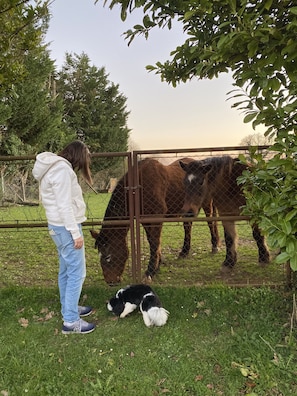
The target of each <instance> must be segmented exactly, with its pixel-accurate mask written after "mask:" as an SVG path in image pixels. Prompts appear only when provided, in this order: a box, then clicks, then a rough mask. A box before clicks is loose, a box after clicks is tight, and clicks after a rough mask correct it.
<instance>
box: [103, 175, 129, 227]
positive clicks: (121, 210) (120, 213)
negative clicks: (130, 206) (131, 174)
mask: <svg viewBox="0 0 297 396" xmlns="http://www.w3.org/2000/svg"><path fill="white" fill-rule="evenodd" d="M126 179H127V176H126V175H124V176H123V177H122V178H121V179H120V180H119V181H118V183H117V185H116V186H115V188H114V190H113V192H112V195H111V197H110V200H109V203H108V205H107V208H106V211H105V214H104V220H106V219H111V218H117V219H118V218H119V217H125V216H127V206H126V204H125V203H126V193H125V191H126V190H125V185H126Z"/></svg>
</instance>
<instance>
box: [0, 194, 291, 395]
mask: <svg viewBox="0 0 297 396" xmlns="http://www.w3.org/2000/svg"><path fill="white" fill-rule="evenodd" d="M108 200H109V195H107V194H100V195H99V196H95V195H88V196H87V197H86V201H87V205H88V217H89V218H93V219H102V217H103V214H104V210H105V207H106V205H107V203H108ZM0 218H1V220H2V222H8V223H10V222H12V220H13V221H16V220H18V221H20V222H30V221H44V220H45V217H44V211H43V209H42V208H41V207H11V208H2V209H1V211H0ZM89 228H90V227H89V226H86V227H84V234H85V244H86V256H87V278H86V281H85V284H84V289H83V293H82V303H85V304H90V305H92V306H94V307H95V309H96V310H95V313H94V314H93V316H92V317H91V318H90V319H88V320H92V321H94V322H96V324H97V329H96V331H95V332H94V333H91V334H88V335H66V336H65V335H62V334H61V325H62V322H61V315H60V312H59V311H60V303H59V296H58V290H57V286H56V285H57V274H58V264H57V255H56V250H55V247H54V245H53V243H52V241H51V239H50V237H49V236H48V232H47V229H46V228H32V229H27V228H26V229H13V230H11V229H1V230H0V243H1V256H0V271H1V279H0V312H1V322H0V330H1V331H0V372H1V375H0V395H4V396H15V395H16V396H18V395H20V396H23V395H26V394H28V395H53V396H58V395H63V394H65V395H79V396H80V395H82V396H84V395H96V396H100V395H102V396H103V395H104V396H114V395H115V396H117V395H123V396H126V395H127V396H128V395H129V396H134V395H135V396H156V395H163V394H169V395H173V396H183V395H193V396H194V395H195V396H197V395H198V396H200V395H201V396H208V395H217V396H240V395H250V396H260V395H263V396H286V395H289V394H297V380H296V374H297V372H296V363H297V353H296V329H295V326H296V311H295V305H294V304H293V302H294V295H293V294H292V293H290V292H286V293H285V291H284V290H285V288H284V270H283V268H282V267H281V266H277V265H275V264H274V263H271V264H270V265H269V266H268V267H266V268H261V267H259V266H258V264H257V252H256V248H255V243H254V242H253V241H252V237H251V229H250V227H249V226H248V225H247V224H246V223H245V222H241V223H240V224H239V225H238V232H239V236H240V239H239V248H238V265H237V267H236V269H235V270H234V271H233V272H232V274H230V275H229V276H227V277H226V276H225V277H224V276H222V274H221V272H220V266H221V262H222V261H223V258H224V254H225V253H224V247H222V249H221V251H220V252H219V253H218V254H216V255H212V254H210V239H209V232H208V228H207V226H206V225H202V224H197V223H196V224H195V226H194V229H193V243H192V249H191V253H190V256H189V257H188V258H187V259H178V258H177V257H178V253H179V250H180V247H181V245H182V240H183V229H182V224H180V223H167V224H164V229H163V233H162V247H163V249H162V250H163V256H164V263H163V264H162V266H161V270H160V272H159V273H158V274H157V276H156V277H155V278H154V282H153V287H154V289H155V290H156V291H157V293H158V294H159V296H160V298H161V300H162V302H163V305H164V307H165V308H167V309H168V310H169V311H170V317H169V320H168V323H167V324H166V326H164V327H162V328H151V329H148V328H146V327H145V325H144V323H143V321H142V317H141V315H140V314H139V313H136V312H135V313H134V314H132V315H130V316H129V317H127V318H125V319H121V320H115V318H114V317H113V316H112V314H110V313H109V312H108V311H107V309H106V300H107V299H109V298H110V297H111V296H112V295H113V294H114V293H115V291H116V290H117V289H114V288H109V287H107V286H106V284H105V283H104V280H103V276H102V272H101V268H100V264H99V257H98V252H97V251H96V250H95V249H94V241H93V239H92V238H91V237H90V236H89ZM220 232H221V234H222V228H221V227H220ZM147 262H148V245H147V242H146V239H145V237H144V235H143V237H142V272H143V271H144V270H145V268H146V266H147ZM129 283H131V261H130V260H129V261H128V263H127V267H126V270H125V274H124V280H123V285H125V284H129ZM228 285H229V286H228ZM230 285H233V286H234V285H237V286H238V285H240V286H250V285H261V287H244V288H243V287H241V288H234V287H230ZM272 285H273V287H272ZM268 286H269V287H268Z"/></svg>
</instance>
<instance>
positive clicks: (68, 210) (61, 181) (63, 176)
mask: <svg viewBox="0 0 297 396" xmlns="http://www.w3.org/2000/svg"><path fill="white" fill-rule="evenodd" d="M59 168H60V169H56V171H55V172H54V173H53V174H52V177H51V179H52V180H51V181H52V191H53V193H54V195H55V199H56V205H57V211H58V213H59V217H60V219H61V220H62V221H63V224H64V226H65V228H66V229H67V230H68V231H70V232H71V234H72V237H73V239H77V238H79V237H80V236H81V234H80V231H79V228H78V225H77V222H76V220H75V215H74V212H73V196H72V194H73V191H72V188H73V183H77V184H78V181H77V176H76V174H75V173H74V172H73V170H72V169H71V168H70V167H69V166H68V165H65V164H62V166H60V167H59Z"/></svg>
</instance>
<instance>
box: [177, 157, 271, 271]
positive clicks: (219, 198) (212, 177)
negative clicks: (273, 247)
mask: <svg viewBox="0 0 297 396" xmlns="http://www.w3.org/2000/svg"><path fill="white" fill-rule="evenodd" d="M180 166H181V167H182V169H183V170H184V171H185V180H184V183H185V190H186V196H185V202H184V206H183V211H184V212H186V213H193V215H196V214H197V213H198V212H199V210H200V208H201V206H202V203H203V202H205V201H209V200H211V199H212V200H213V204H214V206H215V207H216V208H217V210H218V213H219V215H220V216H231V215H232V216H237V215H240V211H241V207H242V206H243V205H245V203H246V201H245V197H244V195H243V194H242V192H241V189H240V187H239V186H238V184H237V178H238V177H239V176H240V175H241V174H242V172H243V171H244V170H245V169H247V168H246V166H245V165H243V164H241V163H240V162H239V160H238V158H236V159H233V158H231V157H229V156H223V157H211V158H206V159H204V160H201V161H192V162H190V163H188V162H187V163H185V162H183V161H180ZM222 224H223V227H224V235H225V244H226V258H225V260H224V262H223V265H222V269H223V270H224V269H232V268H233V267H234V265H235V264H236V261H237V233H236V228H235V223H234V221H232V220H223V221H222ZM252 230H253V237H254V239H255V241H256V242H257V246H258V251H259V263H262V264H264V263H268V262H269V261H270V255H269V251H268V249H267V246H266V244H265V240H264V237H263V236H262V235H261V231H260V229H259V227H258V226H257V225H256V224H252Z"/></svg>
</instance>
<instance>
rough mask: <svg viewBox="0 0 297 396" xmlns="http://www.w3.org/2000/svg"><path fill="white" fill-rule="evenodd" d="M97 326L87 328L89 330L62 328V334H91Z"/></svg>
mask: <svg viewBox="0 0 297 396" xmlns="http://www.w3.org/2000/svg"><path fill="white" fill-rule="evenodd" d="M95 328H96V327H94V328H93V329H91V330H87V331H71V330H69V331H68V330H62V334H89V333H92V331H94V330H95Z"/></svg>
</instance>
